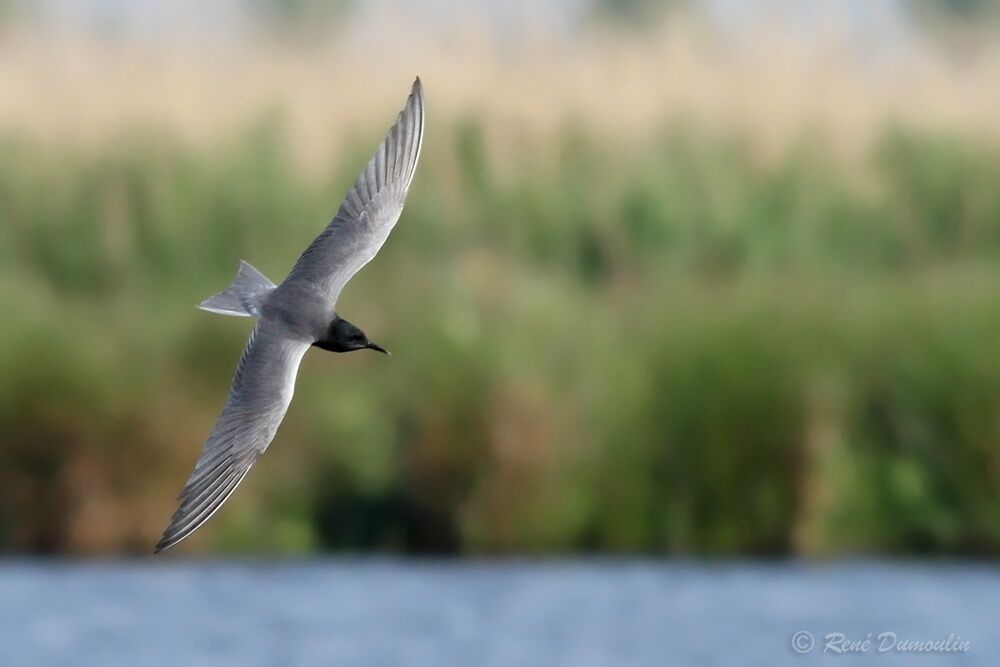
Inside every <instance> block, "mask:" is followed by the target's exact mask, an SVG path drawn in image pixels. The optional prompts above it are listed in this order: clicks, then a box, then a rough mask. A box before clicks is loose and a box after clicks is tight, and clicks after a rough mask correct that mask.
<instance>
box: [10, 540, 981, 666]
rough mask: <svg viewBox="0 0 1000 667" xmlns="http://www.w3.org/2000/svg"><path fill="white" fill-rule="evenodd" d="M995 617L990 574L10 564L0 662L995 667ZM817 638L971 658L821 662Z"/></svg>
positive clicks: (528, 565)
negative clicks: (886, 636) (904, 645)
mask: <svg viewBox="0 0 1000 667" xmlns="http://www.w3.org/2000/svg"><path fill="white" fill-rule="evenodd" d="M998 605H1000V569H998V568H995V567H991V566H987V565H954V564H951V565H942V564H901V563H847V564H836V565H825V566H819V565H803V564H757V563H727V564H718V565H704V564H695V563H677V562H655V561H640V562H628V561H626V562H602V561H597V562H594V561H543V562H531V561H513V562H508V561H503V562H468V561H454V562H426V561H416V562H411V561H387V560H330V561H311V562H287V561H286V562H277V563H264V562H226V561H216V562H191V561H183V560H179V559H173V560H171V559H160V560H158V561H135V562H94V563H73V562H60V561H57V562H27V561H25V562H16V561H15V562H10V561H8V562H5V563H0V665H4V666H6V665H100V666H102V667H114V666H119V665H120V666H122V667H124V666H129V667H132V666H134V665H143V666H155V665H185V666H196V665H206V666H207V665H212V666H215V665H233V666H236V665H239V666H253V665H267V666H272V665H273V666H278V665H281V666H284V665H342V666H353V665H366V666H367V665H386V666H397V665H398V666H407V665H418V666H427V667H448V666H451V665H455V666H459V665H461V666H467V665H468V666H472V665H476V666H478V665H484V666H501V665H503V666H507V665H509V666H511V667H514V666H517V667H525V666H534V665H538V666H546V667H550V666H551V667H554V666H559V665H567V666H568V665H573V666H587V665H595V666H596V665H614V666H619V665H623V666H631V665H650V666H652V665H657V666H660V665H784V664H788V665H809V664H845V665H848V664H850V665H853V664H877V665H906V664H918V663H919V664H922V665H952V664H969V665H994V664H998V663H997V659H1000V631H998V627H1000V626H998V621H997V618H998V617H997V614H996V611H997V608H998ZM799 631H804V632H809V633H811V634H812V636H813V638H814V641H815V644H814V646H813V648H812V650H810V651H809V652H807V653H806V654H805V655H799V654H798V653H796V652H795V651H794V649H793V647H792V637H793V635H795V633H796V632H799ZM831 632H840V633H843V634H844V635H845V636H846V637H847V638H848V639H854V640H859V641H860V640H864V639H865V637H866V636H867V635H868V634H869V633H872V635H873V636H877V635H878V634H879V633H881V632H894V633H896V635H897V637H898V638H899V639H900V640H904V639H905V640H914V641H933V640H944V639H945V638H947V637H948V635H949V634H954V635H956V637H958V638H959V639H960V640H961V641H967V642H968V643H969V644H968V650H967V651H965V652H961V653H951V654H943V655H942V654H932V655H916V656H915V655H913V654H905V655H901V654H897V653H892V652H890V653H883V654H879V653H877V652H876V650H875V648H874V647H873V648H871V649H869V650H868V651H867V652H863V653H862V654H861V655H839V656H837V655H831V654H826V655H824V654H823V642H824V640H823V636H824V635H825V634H827V633H831ZM804 646H805V644H800V648H803V647H804Z"/></svg>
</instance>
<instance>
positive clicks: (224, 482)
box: [155, 320, 309, 553]
mask: <svg viewBox="0 0 1000 667" xmlns="http://www.w3.org/2000/svg"><path fill="white" fill-rule="evenodd" d="M308 349H309V344H308V343H305V342H299V341H293V340H289V339H288V338H286V337H284V335H282V333H281V332H280V331H278V330H277V327H276V326H275V325H274V324H273V323H271V322H270V321H268V320H261V321H260V322H258V324H257V327H256V328H255V329H254V330H253V333H252V334H250V341H249V342H248V343H247V346H246V349H245V350H244V351H243V356H242V357H240V361H239V364H238V365H237V366H236V375H235V377H234V378H233V386H232V388H231V389H230V391H229V399H228V400H227V401H226V407H225V408H223V410H222V415H220V416H219V419H218V421H216V422H215V427H214V428H213V429H212V434H211V435H210V436H209V438H208V441H207V442H206V443H205V446H204V448H203V449H202V451H201V456H200V457H199V458H198V462H197V464H195V468H194V472H192V473H191V477H190V479H188V482H187V485H186V486H185V487H184V491H182V492H181V495H180V500H181V506H180V507H179V508H178V509H177V511H176V512H175V513H174V516H173V518H172V519H171V520H170V525H169V526H168V527H167V530H166V531H165V532H164V533H163V537H162V538H161V539H160V542H159V543H158V544H157V545H156V549H155V552H157V553H158V552H160V551H163V550H164V549H169V548H170V547H172V546H174V545H175V544H177V543H178V542H180V541H181V540H183V539H184V538H186V537H187V536H188V535H190V534H191V533H193V532H194V531H196V530H197V529H198V528H199V527H200V526H201V525H202V524H203V523H205V522H206V521H208V519H209V518H210V517H211V516H212V515H213V514H214V513H215V512H216V510H218V509H219V507H221V506H222V504H223V503H224V502H226V499H227V498H229V496H230V494H232V492H233V491H234V490H235V489H236V486H237V485H238V484H239V483H240V482H241V481H242V480H243V477H244V476H245V475H246V474H247V472H248V471H249V470H250V466H252V465H253V464H254V463H255V462H256V461H257V458H258V457H259V456H260V455H261V454H263V453H264V450H265V449H266V448H267V446H268V444H270V442H271V439H272V438H273V437H274V434H275V432H276V431H277V430H278V424H280V423H281V420H282V418H283V417H284V416H285V410H287V409H288V404H289V403H290V402H291V400H292V392H293V391H294V388H295V376H296V374H297V373H298V370H299V362H300V361H301V360H302V356H303V355H304V354H305V353H306V350H308Z"/></svg>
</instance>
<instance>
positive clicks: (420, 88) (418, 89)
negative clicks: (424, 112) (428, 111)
mask: <svg viewBox="0 0 1000 667" xmlns="http://www.w3.org/2000/svg"><path fill="white" fill-rule="evenodd" d="M411 94H413V95H416V96H417V97H423V96H424V84H423V82H422V81H421V80H420V76H419V75H418V76H417V78H415V79H414V80H413V88H412V89H411Z"/></svg>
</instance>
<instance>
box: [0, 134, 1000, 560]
mask: <svg viewBox="0 0 1000 667" xmlns="http://www.w3.org/2000/svg"><path fill="white" fill-rule="evenodd" d="M567 127H568V128H569V129H565V130H563V131H561V132H559V133H558V134H557V135H556V136H555V137H554V139H553V140H552V141H551V142H550V143H548V144H546V145H544V146H533V145H531V144H530V142H524V143H523V144H519V145H517V146H516V148H515V149H514V150H516V152H517V156H516V161H511V160H510V158H509V153H510V152H511V150H512V147H511V146H507V147H506V150H497V149H496V145H495V143H493V142H492V141H491V139H490V132H489V130H488V128H487V127H485V126H484V124H482V123H481V122H480V121H479V120H478V119H477V117H476V116H466V117H464V119H460V120H458V121H456V122H454V123H452V122H437V121H434V120H433V119H432V125H431V127H430V130H429V136H430V137H432V139H433V140H432V141H430V142H429V144H428V147H427V151H426V152H425V155H424V158H423V164H422V165H421V170H420V173H419V174H418V177H417V181H416V182H415V185H414V188H413V193H412V195H411V198H410V203H409V205H408V207H407V210H406V213H405V214H404V218H403V220H402V222H401V223H400V225H399V227H398V228H397V230H396V231H395V232H394V234H393V237H392V239H391V240H390V242H389V243H388V245H387V246H386V248H385V249H384V250H383V252H382V253H381V254H380V256H379V258H378V259H377V260H376V261H375V262H374V263H373V264H372V265H371V266H370V267H369V268H368V269H366V270H365V271H364V272H362V273H361V274H360V275H359V276H358V277H357V278H356V279H355V281H353V282H352V283H351V285H350V287H349V288H348V290H347V291H346V293H345V294H344V296H343V298H342V300H341V303H340V304H339V306H338V309H339V310H340V312H342V313H343V314H344V315H345V316H346V317H348V318H349V319H351V320H352V321H355V322H357V323H359V324H361V325H362V326H363V327H364V328H365V330H366V331H367V332H368V333H369V334H370V335H371V336H372V337H373V339H375V340H377V341H378V342H380V343H382V344H384V345H385V346H386V347H388V348H389V349H391V350H393V352H394V353H395V354H394V355H393V356H392V357H391V358H388V359H385V358H381V357H379V358H375V355H365V354H361V353H359V354H354V355H337V356H335V355H328V354H323V353H319V352H314V353H310V354H309V355H307V357H306V359H305V362H304V364H303V370H302V373H301V375H300V380H299V388H298V390H297V394H296V400H295V402H294V403H293V406H292V408H291V410H290V412H289V415H288V417H287V418H286V422H285V424H284V425H283V426H282V429H281V431H280V433H279V435H278V437H277V439H276V441H275V443H274V445H273V448H272V449H271V450H269V452H268V454H267V456H265V457H264V458H263V459H262V460H261V461H260V463H259V464H258V469H257V470H255V472H254V473H253V474H251V475H250V477H249V478H248V481H247V482H245V485H244V487H243V488H241V489H240V491H239V492H238V493H237V494H236V496H234V498H233V500H232V501H231V502H230V503H229V504H228V505H227V507H226V509H225V510H224V511H223V512H222V513H221V514H220V515H219V516H218V517H217V518H216V519H214V520H213V525H212V527H211V528H210V529H208V530H205V531H202V532H201V533H200V534H199V535H198V536H196V537H195V538H193V540H192V543H193V545H194V548H201V549H208V548H218V549H225V550H243V549H273V550H280V551H303V550H311V549H356V548H378V549H388V550H399V551H416V552H471V553H478V552H485V553H506V552H515V551H516V552H562V551H570V550H587V551H620V552H650V553H674V554H718V555H726V554H745V553H753V554H785V553H804V554H817V555H825V554H836V553H843V552H892V553H904V552H928V553H966V554H968V553H995V552H997V551H998V549H1000V493H998V490H1000V421H998V415H1000V335H998V334H1000V298H998V297H1000V268H998V257H1000V190H998V189H997V187H996V185H997V183H998V182H1000V149H997V148H996V147H995V146H993V145H991V144H989V143H974V142H971V141H969V140H968V139H967V138H966V137H965V136H963V135H962V134H955V133H949V132H947V131H942V132H932V131H929V130H926V129H920V130H914V129H907V128H906V127H894V128H887V129H885V130H884V131H883V132H882V134H881V136H880V138H879V139H878V140H877V141H875V142H873V143H872V145H871V147H870V148H869V149H867V150H866V152H865V154H864V159H863V167H862V169H860V170H850V169H847V168H845V166H844V163H843V162H842V161H841V160H839V158H838V156H837V155H836V153H835V151H833V150H831V149H829V148H827V147H825V145H824V144H823V143H822V142H819V141H814V140H811V139H809V138H808V137H806V138H803V139H802V140H800V141H798V142H795V143H793V144H792V145H790V147H789V148H788V149H787V150H785V151H783V152H782V153H781V154H780V155H778V156H777V157H774V156H771V157H768V158H766V159H764V158H761V157H760V155H759V154H757V153H756V152H755V151H754V150H752V149H751V147H749V146H748V145H747V144H746V142H745V141H744V140H743V139H742V138H741V137H742V136H743V135H741V134H739V133H727V132H720V131H718V130H712V129H709V128H708V127H707V126H704V125H698V124H693V123H667V124H666V125H661V126H660V127H659V128H658V129H657V130H655V131H654V132H652V133H651V134H650V138H649V139H648V141H646V142H645V143H644V145H643V146H642V147H641V148H636V147H635V146H634V145H633V144H620V143H617V142H615V141H613V140H610V139H609V138H608V137H606V136H605V135H602V134H601V133H600V132H597V133H593V132H590V131H587V129H586V127H585V126H579V125H578V126H573V125H569V126H567ZM283 132H284V130H283V126H282V124H281V122H279V121H275V120H274V119H273V118H264V119H263V120H262V121H260V122H258V123H256V124H254V125H253V126H251V127H249V128H247V129H245V130H244V131H241V132H237V133H235V134H234V135H233V136H231V137H230V139H229V140H227V141H226V142H223V144H221V145H217V146H215V147H211V148H206V147H203V146H199V145H197V144H195V143H192V142H190V141H186V140H183V139H180V138H178V137H176V136H174V135H170V134H163V133H153V132H149V131H139V132H136V133H133V134H131V135H127V136H124V137H122V138H119V139H118V140H116V141H113V142H111V143H107V144H102V147H101V148H99V149H94V148H89V149H82V148H80V149H73V148H70V147H66V146H51V145H47V144H45V143H42V142H38V141H36V140H32V139H26V138H24V136H22V135H13V134H11V135H8V136H6V137H5V138H4V139H2V140H0V146H2V148H0V211H2V215H3V218H4V230H5V233H4V234H3V236H2V237H0V312H3V313H4V316H3V321H4V326H3V327H0V349H3V350H4V353H3V355H0V545H2V547H3V548H5V549H8V550H21V551H50V552H61V551H70V552H98V551H135V552H144V551H146V550H147V549H148V548H149V546H150V545H151V544H152V543H153V542H154V541H155V538H156V537H157V536H158V532H159V530H161V529H162V527H163V524H164V522H165V521H166V519H167V517H168V516H169V514H170V512H171V510H172V501H173V497H174V495H175V494H176V492H177V490H178V489H179V487H180V485H181V484H182V482H183V481H184V479H185V478H186V475H187V473H188V472H189V468H190V466H191V464H192V463H193V461H194V459H195V457H196V454H197V452H198V449H199V447H200V445H201V443H202V441H203V438H204V436H205V434H206V433H207V432H208V430H209V429H210V427H211V424H212V421H213V419H214V417H215V415H216V414H217V411H218V409H219V408H220V407H221V403H222V401H223V397H224V396H225V392H226V389H227V386H228V382H229V379H230V375H231V371H232V367H233V365H234V363H235V361H236V359H237V358H238V356H239V353H240V350H241V347H242V344H243V341H244V339H245V337H246V335H247V332H248V326H249V325H248V322H247V321H245V320H237V319H227V318H219V317H216V316H212V315H209V314H206V313H201V312H198V311H196V310H194V308H193V304H195V303H197V302H198V301H199V300H200V299H201V298H203V297H204V296H206V295H208V294H210V293H212V292H214V291H216V290H218V289H219V288H221V287H222V286H224V285H225V284H226V283H228V281H229V280H230V279H231V278H232V275H233V273H234V272H235V268H236V264H237V260H238V259H240V258H245V259H247V260H249V261H251V262H253V263H254V264H255V265H256V266H258V267H259V268H260V269H261V270H263V271H264V272H265V273H267V274H268V275H269V276H271V277H272V278H273V279H275V280H280V279H281V278H282V277H283V276H284V272H285V271H286V270H287V268H288V267H289V266H291V264H292V262H293V261H294V259H295V257H296V255H297V253H298V252H299V251H300V250H301V249H302V248H303V247H305V245H306V244H307V243H308V241H309V240H310V239H311V238H312V237H313V236H314V235H315V234H316V233H317V232H318V231H319V229H320V228H321V227H322V225H323V224H324V223H325V221H326V219H327V218H328V217H329V216H330V214H331V213H332V211H333V210H334V209H335V207H336V205H337V204H338V203H339V199H340V195H341V194H342V193H343V192H344V190H345V189H346V188H347V186H348V184H349V182H350V180H351V178H352V177H353V175H354V174H355V173H356V172H357V171H358V169H359V168H360V165H361V164H362V163H363V161H364V159H365V154H366V153H367V152H368V151H369V150H370V145H369V144H371V143H372V142H373V141H374V140H375V136H376V135H374V134H372V135H371V136H369V135H368V134H366V133H361V134H360V135H357V137H356V141H355V145H353V146H351V147H350V148H349V150H347V151H345V152H344V155H345V156H346V157H345V158H344V159H343V161H342V162H341V163H338V164H337V165H336V166H335V167H333V168H331V169H330V170H329V171H328V172H325V173H324V174H323V175H321V176H320V177H316V173H315V172H309V173H306V172H304V171H303V170H302V169H301V167H300V166H299V163H298V162H297V160H296V159H295V157H294V156H293V155H292V154H291V152H290V151H289V149H288V146H289V144H290V142H289V140H288V137H287V135H285V134H283Z"/></svg>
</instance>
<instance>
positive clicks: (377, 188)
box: [285, 78, 424, 307]
mask: <svg viewBox="0 0 1000 667" xmlns="http://www.w3.org/2000/svg"><path fill="white" fill-rule="evenodd" d="M423 138H424V92H423V87H422V86H421V84H420V79H419V78H417V80H416V81H414V82H413V89H412V91H411V92H410V97H409V98H408V99H407V100H406V106H405V107H404V108H403V110H402V111H401V112H400V113H399V117H398V118H397V119H396V123H395V124H394V125H393V126H392V128H391V129H390V130H389V134H388V135H387V136H386V138H385V141H383V142H382V145H381V146H379V148H378V151H376V153H375V156H374V157H372V159H371V161H370V162H369V163H368V166H367V167H365V170H364V171H363V172H361V175H360V176H358V180H357V181H356V182H355V183H354V187H352V188H351V190H350V192H348V193H347V197H346V198H345V199H344V203H343V204H341V205H340V210H338V211H337V215H336V216H335V217H334V218H333V221H332V222H330V224H329V225H327V227H326V229H324V230H323V232H322V233H321V234H320V235H319V236H318V237H316V240H314V241H313V242H312V243H311V244H310V245H309V247H308V248H306V250H305V252H303V253H302V256H301V257H299V259H298V261H297V262H296V263H295V266H294V267H292V271H291V273H289V274H288V278H287V279H286V280H285V282H286V283H296V282H302V283H305V284H307V285H311V286H313V287H314V288H318V289H320V290H321V293H322V294H325V295H326V296H327V298H328V299H329V302H330V304H331V307H332V305H333V304H334V303H336V301H337V297H338V296H339V295H340V290H341V289H343V287H344V285H345V284H347V281H348V280H350V279H351V277H352V276H353V275H354V274H355V273H357V272H358V271H359V270H361V267H363V266H364V265H365V264H367V263H368V262H370V261H371V260H372V258H373V257H375V254H376V253H377V252H378V251H379V248H381V247H382V244H383V243H385V240H386V238H387V237H388V236H389V232H390V231H392V228H393V226H394V225H395V224H396V221H397V220H398V219H399V214H400V213H402V212H403V203H404V202H405V201H406V193H407V191H408V190H409V188H410V182H411V181H412V180H413V173H414V171H415V170H416V168H417V160H418V158H419V157H420V145H421V143H422V141H423Z"/></svg>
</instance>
